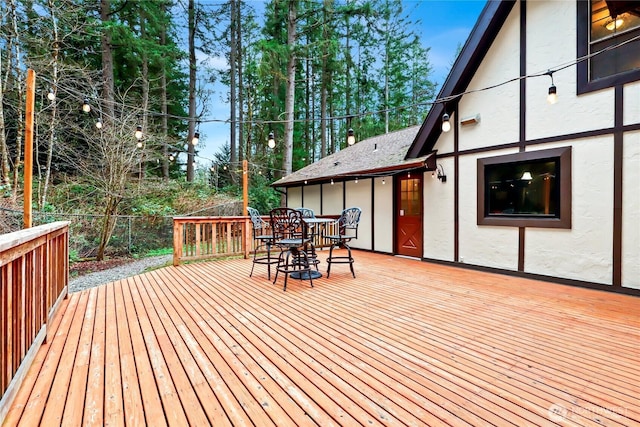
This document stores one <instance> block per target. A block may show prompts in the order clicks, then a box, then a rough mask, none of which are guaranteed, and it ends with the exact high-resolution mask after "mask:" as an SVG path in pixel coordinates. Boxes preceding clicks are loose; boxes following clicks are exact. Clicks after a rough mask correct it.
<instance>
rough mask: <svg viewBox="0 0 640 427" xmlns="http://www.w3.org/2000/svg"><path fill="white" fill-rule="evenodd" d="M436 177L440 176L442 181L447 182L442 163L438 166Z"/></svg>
mask: <svg viewBox="0 0 640 427" xmlns="http://www.w3.org/2000/svg"><path fill="white" fill-rule="evenodd" d="M436 172H437V175H436V178H438V179H439V180H440V181H441V182H447V175H445V174H444V168H443V167H442V165H440V164H439V165H438V166H436Z"/></svg>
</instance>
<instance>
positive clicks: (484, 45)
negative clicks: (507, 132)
mask: <svg viewBox="0 0 640 427" xmlns="http://www.w3.org/2000/svg"><path fill="white" fill-rule="evenodd" d="M515 4H516V0H502V1H492V0H490V1H488V2H487V4H486V5H485V7H484V9H483V10H482V13H481V14H480V17H479V18H478V21H477V22H476V25H475V26H474V27H473V30H472V31H471V34H469V37H468V38H467V41H466V43H465V45H464V47H463V48H462V51H461V52H460V55H458V58H457V59H456V61H455V62H454V64H453V67H452V68H451V71H450V72H449V75H448V76H447V78H446V80H445V82H444V84H443V85H442V88H441V89H440V92H439V93H438V97H437V99H443V98H448V97H450V96H453V95H456V94H458V93H461V92H464V90H465V89H466V88H467V86H468V85H469V83H470V82H471V79H472V78H473V76H474V74H475V72H476V71H477V69H478V67H479V66H480V63H481V62H482V60H483V59H484V57H485V55H486V54H487V52H488V50H489V47H491V45H492V44H493V41H494V40H495V38H496V37H497V35H498V33H499V31H500V29H501V28H502V25H503V24H504V22H505V21H506V19H507V17H508V16H509V13H510V12H511V9H513V6H514V5H515ZM460 99H461V96H460V97H457V98H455V99H453V100H451V101H450V102H448V103H447V104H446V105H444V104H443V103H437V104H434V105H433V107H432V108H431V110H429V113H428V114H427V117H426V118H425V120H424V122H423V123H422V126H421V127H420V130H419V131H418V133H417V135H416V137H415V139H414V141H413V143H412V144H411V147H410V148H409V150H408V151H407V155H406V157H405V158H406V159H411V158H416V157H420V156H422V155H424V154H425V153H428V152H430V151H432V150H433V147H434V146H435V143H436V141H437V140H438V138H439V137H440V134H441V133H442V129H441V126H440V120H441V117H442V114H443V113H444V112H445V108H446V109H447V112H451V111H454V110H455V109H456V107H457V105H458V102H460Z"/></svg>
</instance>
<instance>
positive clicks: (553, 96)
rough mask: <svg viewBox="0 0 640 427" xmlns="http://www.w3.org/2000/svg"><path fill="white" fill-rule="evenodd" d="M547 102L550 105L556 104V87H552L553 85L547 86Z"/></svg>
mask: <svg viewBox="0 0 640 427" xmlns="http://www.w3.org/2000/svg"><path fill="white" fill-rule="evenodd" d="M547 102H548V103H549V104H552V105H553V104H555V103H556V102H558V93H557V91H556V85H554V84H553V83H552V84H551V86H549V94H548V95H547Z"/></svg>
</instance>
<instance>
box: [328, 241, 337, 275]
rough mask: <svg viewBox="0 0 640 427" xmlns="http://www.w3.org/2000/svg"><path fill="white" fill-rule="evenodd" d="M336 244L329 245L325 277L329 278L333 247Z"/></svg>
mask: <svg viewBox="0 0 640 427" xmlns="http://www.w3.org/2000/svg"><path fill="white" fill-rule="evenodd" d="M335 246H336V244H335V243H332V244H331V246H329V258H327V279H328V278H329V275H330V274H331V257H333V248H334V247H335Z"/></svg>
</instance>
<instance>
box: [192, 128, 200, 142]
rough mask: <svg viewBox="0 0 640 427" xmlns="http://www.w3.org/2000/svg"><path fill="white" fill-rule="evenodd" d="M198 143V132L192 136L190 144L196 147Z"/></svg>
mask: <svg viewBox="0 0 640 427" xmlns="http://www.w3.org/2000/svg"><path fill="white" fill-rule="evenodd" d="M198 142H200V132H198V131H196V133H194V134H193V138H191V144H193V145H198Z"/></svg>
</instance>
